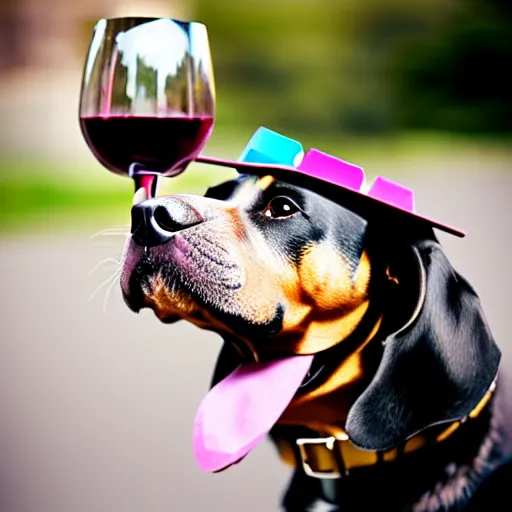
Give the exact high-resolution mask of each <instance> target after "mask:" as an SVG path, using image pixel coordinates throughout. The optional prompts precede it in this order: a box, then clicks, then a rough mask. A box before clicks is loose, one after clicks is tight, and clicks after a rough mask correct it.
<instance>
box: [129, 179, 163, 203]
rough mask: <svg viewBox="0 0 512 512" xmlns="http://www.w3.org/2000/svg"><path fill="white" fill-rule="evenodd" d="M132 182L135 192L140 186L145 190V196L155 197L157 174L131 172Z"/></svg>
mask: <svg viewBox="0 0 512 512" xmlns="http://www.w3.org/2000/svg"><path fill="white" fill-rule="evenodd" d="M132 178H133V182H134V185H135V192H137V190H139V189H140V188H143V189H144V190H145V191H146V197H147V198H148V199H153V198H154V197H156V191H157V187H158V175H157V174H138V173H136V174H133V176H132Z"/></svg>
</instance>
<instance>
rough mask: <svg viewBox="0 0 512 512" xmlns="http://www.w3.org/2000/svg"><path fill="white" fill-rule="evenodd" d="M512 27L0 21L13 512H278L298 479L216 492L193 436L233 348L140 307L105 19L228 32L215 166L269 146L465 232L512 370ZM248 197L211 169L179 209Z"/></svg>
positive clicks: (396, 15)
mask: <svg viewBox="0 0 512 512" xmlns="http://www.w3.org/2000/svg"><path fill="white" fill-rule="evenodd" d="M511 5H512V4H510V3H509V2H507V1H506V0H430V1H429V2H424V1H421V0H386V1H382V0H366V1H365V2H360V1H357V0H272V1H271V0H246V1H244V2H233V1H232V0H215V1H212V0H186V1H185V0H146V1H144V2H142V1H141V0H110V1H109V2H105V1H100V0H87V1H83V0H74V1H73V2H69V1H66V0H1V3H0V215H1V222H0V255H1V260H0V261H1V267H0V272H1V280H2V281H1V282H2V289H3V293H2V297H1V304H0V307H1V309H0V311H1V322H0V504H1V506H0V509H1V510H2V512H46V511H48V512H50V511H51V512H71V511H72V512H82V511H83V512H92V511H94V512H103V511H105V512H106V511H109V512H117V511H123V512H135V511H137V512H138V511H139V510H145V511H148V512H160V511H168V510H175V509H180V510H192V511H196V510H205V509H208V510H212V511H213V510H215V511H217V510H218V511H232V510H233V511H235V510H237V511H238V510H247V511H253V510H254V511H262V510H278V502H279V497H280V493H281V491H282V489H283V488H284V485H285V483H286V481H287V479H288V477H289V470H288V469H287V468H286V467H284V466H283V465H282V464H281V463H280V462H279V461H278V460H277V457H276V456H275V454H274V452H273V448H272V447H271V446H270V444H269V443H267V442H264V443H262V445H261V446H259V447H258V448H257V449H256V450H255V451H254V452H252V453H251V454H250V456H249V457H247V459H246V460H244V462H243V463H242V464H240V465H239V466H235V467H233V468H231V469H230V470H228V471H227V472H224V473H221V474H217V475H205V474H202V473H200V471H199V470H198V469H197V468H196V466H195V462H194V460H193V454H192V448H191V426H192V421H193V417H194V414H195V410H196V407H197V405H198V404H199V402H200V400H201V398H202V397H203V395H204V394H205V391H206V389H207V388H208V384H209V379H210V373H211V369H212V367H213V365H214V361H215V357H216V353H217V351H218V349H219V347H220V341H219V339H218V338H217V337H216V336H215V335H213V334H205V333H202V332H200V331H199V330H198V329H196V328H193V327H191V326H188V325H181V324H177V325H175V326H164V325H160V324H159V323H158V321H157V320H156V319H155V318H154V317H153V316H152V314H151V313H149V312H143V313H141V314H140V315H134V314H133V313H131V312H129V311H128V309H127V308H126V307H125V306H124V304H123V302H122V298H121V295H120V292H119V287H118V283H117V281H116V278H115V270H116V268H117V265H118V263H116V261H117V260H118V258H119V256H120V254H121V251H122V245H123V242H124V238H125V232H126V229H127V228H128V222H129V209H130V205H131V194H132V183H131V182H130V181H129V180H127V179H123V178H121V177H119V176H115V175H112V174H110V173H108V172H107V171H106V170H104V169H103V168H102V167H101V166H100V164H98V163H97V162H96V160H95V159H94V158H93V156H92V155H91V153H90V152H89V150H88V148H87V147H86V145H85V143H84V141H83V139H82V136H81V133H80V130H79V125H78V113H77V112H78V100H79V92H80V82H81V75H82V67H83V64H84V59H85V56H86V53H87V48H88V45H89V42H90V38H91V35H92V29H93V26H94V25H95V23H96V21H97V20H98V19H99V18H103V17H115V16H127V15H142V16H169V17H174V18H178V19H191V20H196V21H201V22H203V23H205V24H206V25H207V26H208V30H209V36H210V44H211V50H212V56H213V62H214V69H215V78H216V85H217V117H216V124H215V130H214V133H213V135H212V137H211V139H210V141H209V142H208V144H207V147H206V149H205V153H209V154H211V155H216V156H225V157H231V158H236V157H237V156H238V154H239V153H240V152H241V150H242V148H243V147H244V145H245V143H246V142H247V141H248V139H249V138H250V136H251V134H252V133H253V132H254V130H255V129H256V128H257V127H259V126H260V125H264V126H267V127H269V128H272V129H274V130H277V131H281V132H282V133H284V134H286V135H289V136H291V137H293V138H297V139H299V140H300V141H301V142H302V143H303V145H304V146H305V147H306V148H309V147H316V148H318V149H320V150H323V151H326V152H330V153H332V154H334V155H336V156H339V157H341V158H343V159H346V160H349V161H352V162H354V163H356V164H359V165H361V166H363V167H364V168H365V170H366V172H367V175H368V176H370V177H374V176H377V175H379V174H382V175H384V176H387V177H389V178H392V179H396V180H398V181H401V182H402V183H404V184H405V185H408V186H410V187H412V188H414V190H415V193H416V202H417V209H418V211H420V212H422V213H424V214H425V215H428V216H432V217H434V218H438V219H440V220H441V221H444V222H446V223H450V224H454V225H456V226H458V227H460V228H462V229H465V230H467V231H468V236H467V237H466V238H465V239H456V238H454V237H451V236H448V235H443V234H440V240H441V242H442V243H443V245H444V246H445V248H446V251H447V253H448V256H449V258H450V259H451V261H452V263H453V264H454V266H455V267H456V268H457V269H458V270H459V271H460V272H461V273H462V274H464V275H465V276H466V277H467V278H468V279H469V280H470V282H472V283H473V285H474V286H475V287H476V289H477V291H478V293H479V294H480V296H481V298H482V301H483V304H484V308H485V310H486V312H487V316H488V319H489V322H490V324H491V327H492V330H493V332H494V334H495V337H496V339H497V340H498V342H499V343H500V345H501V347H502V349H503V352H504V354H505V357H507V358H510V354H511V352H512V347H511V346H510V343H508V345H507V340H509V339H510V337H511V334H512V332H511V331H512V329H511V326H510V321H509V316H510V314H509V309H510V299H509V297H510V288H511V287H512V272H511V270H510V256H511V233H512V220H511V219H512V201H511V197H510V195H511V192H512V172H511V164H512V145H511V141H512V137H511V135H512V96H511V91H512V83H511V80H512V79H511V75H510V73H509V72H508V71H509V70H508V67H509V66H510V62H511V61H512V6H511ZM228 175H229V173H227V172H222V173H219V172H218V171H215V172H214V171H213V170H212V168H205V167H204V166H200V165H193V166H191V167H190V168H189V170H188V171H187V172H186V173H185V174H184V175H182V176H180V177H179V178H176V179H173V180H166V183H165V184H164V186H163V192H166V193H167V192H173V191H179V192H193V193H202V192H204V191H205V189H206V188H207V186H208V185H210V184H213V183H216V182H219V181H221V180H222V179H224V178H225V177H227V176H228ZM105 230H106V231H105ZM101 262H103V264H102V265H100V266H98V264H99V263H101ZM91 270H92V272H91ZM111 284H112V287H111V286H110V285H111ZM101 285H103V286H101ZM98 287H100V288H99V290H98ZM95 291H96V293H95ZM91 296H92V298H91V300H89V299H90V297H91Z"/></svg>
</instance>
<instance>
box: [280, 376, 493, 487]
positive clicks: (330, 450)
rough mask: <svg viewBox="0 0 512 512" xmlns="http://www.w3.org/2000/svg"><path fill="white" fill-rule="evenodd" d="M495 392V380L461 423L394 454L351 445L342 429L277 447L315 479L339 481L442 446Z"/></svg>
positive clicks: (425, 435)
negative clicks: (371, 467) (338, 479)
mask: <svg viewBox="0 0 512 512" xmlns="http://www.w3.org/2000/svg"><path fill="white" fill-rule="evenodd" d="M495 389H496V379H495V380H494V381H493V382H492V384H491V386H490V387H489V389H488V391H487V392H486V394H485V395H484V397H483V398H482V399H481V400H480V402H479V403H478V404H477V406H476V407H475V408H474V409H473V410H472V411H471V412H470V413H469V414H468V416H466V417H465V418H462V419H461V420H458V421H455V422H453V423H451V424H450V425H449V426H448V427H444V426H443V427H441V426H434V427H431V428H430V429H428V430H426V431H424V432H421V433H419V434H417V435H415V436H413V437H411V438H410V439H408V440H407V441H406V442H405V443H404V444H403V445H402V446H400V447H396V448H393V449H391V450H387V451H382V452H376V451H368V450H362V449H360V448H358V447H357V446H355V445H354V444H352V442H351V441H350V438H349V436H348V435H347V433H346V432H344V431H343V430H342V429H340V428H338V427H337V428H335V429H334V431H333V434H332V435H329V436H326V437H311V438H305V437H302V438H299V439H296V440H295V441H293V442H290V441H289V440H286V439H282V438H281V439H278V440H277V446H278V450H279V453H280V456H281V458H282V459H283V460H284V461H285V462H286V463H287V464H289V465H291V466H293V467H301V468H302V469H303V471H304V473H305V474H306V475H308V476H309V477H312V478H320V479H336V478H342V477H345V476H348V475H349V473H350V471H351V470H352V469H355V468H365V467H370V466H374V465H377V464H381V463H387V462H392V461H395V460H397V459H399V458H400V457H402V456H403V455H407V454H410V453H413V452H416V451H418V450H419V449H421V448H423V447H425V446H428V445H432V444H433V443H442V442H443V441H445V440H446V439H448V438H449V437H450V436H451V435H452V434H453V433H454V432H455V431H457V430H458V429H459V427H460V426H461V425H463V424H464V423H466V422H467V421H468V420H474V419H475V418H477V417H478V416H479V415H480V413H481V412H482V411H483V410H484V408H485V406H486V405H487V404H488V403H489V401H490V399H491V397H492V395H493V393H494V391H495Z"/></svg>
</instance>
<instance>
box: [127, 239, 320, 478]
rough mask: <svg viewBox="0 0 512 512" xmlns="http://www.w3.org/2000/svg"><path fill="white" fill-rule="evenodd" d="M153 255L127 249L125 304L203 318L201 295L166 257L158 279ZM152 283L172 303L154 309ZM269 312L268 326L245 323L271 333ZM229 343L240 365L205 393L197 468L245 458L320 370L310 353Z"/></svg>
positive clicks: (166, 317) (197, 427)
mask: <svg viewBox="0 0 512 512" xmlns="http://www.w3.org/2000/svg"><path fill="white" fill-rule="evenodd" d="M132 245H133V244H132ZM152 251H153V249H152ZM167 251H168V249H167ZM167 254H168V253H167ZM155 258H156V259H155ZM157 260H158V254H157V253H156V251H153V252H152V253H150V254H149V255H148V254H146V253H145V252H144V248H141V247H138V246H136V245H133V246H132V247H130V249H129V250H128V251H127V253H126V256H125V261H124V267H125V269H124V270H125V272H124V280H123V281H124V282H123V283H122V284H123V292H124V296H125V301H126V302H127V304H128V305H129V307H130V308H131V309H132V310H135V311H137V310H139V309H141V308H143V307H150V308H152V309H153V310H154V311H155V313H156V314H157V316H159V318H160V319H161V320H163V321H164V322H173V321H176V320H178V319H180V318H187V320H190V321H193V322H195V323H201V322H206V321H207V319H206V318H205V316H204V315H205V314H206V313H207V312H206V311H205V308H204V304H201V297H199V296H198V295H196V294H195V293H194V290H193V289H192V290H191V289H190V288H188V289H187V287H186V283H183V281H184V274H183V273H182V272H181V269H179V268H176V266H174V267H173V266H172V265H169V259H168V258H167V260H166V270H165V279H164V278H163V277H162V265H161V263H158V262H157ZM185 278H186V274H185ZM162 280H163V281H165V283H163V281H162ZM163 284H165V287H163ZM158 286H162V289H163V288H165V294H166V295H165V296H166V297H168V298H169V303H171V302H172V307H171V306H169V305H166V307H165V308H164V307H162V308H161V309H159V307H158V306H157V305H156V301H159V302H160V307H161V306H162V305H163V304H162V302H163V301H164V298H162V297H163V295H162V296H159V295H158V292H157V288H158ZM162 293H163V292H162ZM169 294H170V295H169ZM157 296H158V297H159V298H158V299H157V298H155V297H157ZM148 297H150V298H148ZM164 310H165V313H163V312H162V311H164ZM159 311H160V312H159ZM273 317H274V318H273V322H270V324H272V323H274V324H275V325H274V326H273V327H272V326H271V325H269V324H268V323H267V324H262V325H259V326H256V328H255V326H254V325H253V326H249V327H251V328H252V330H253V331H254V332H256V331H258V329H259V335H265V336H268V335H269V334H270V335H272V334H273V333H275V332H277V331H278V330H279V328H280V321H281V320H282V312H280V311H279V307H278V308H277V310H276V313H274V315H273ZM276 318H278V320H277V321H276ZM239 320H240V319H239ZM203 327H204V325H203ZM255 329H256V331H255ZM214 330H215V329H214ZM233 343H234V344H235V346H236V347H237V349H238V352H239V354H240V364H239V366H238V367H237V368H236V369H235V370H234V371H233V372H232V373H231V374H229V375H228V376H227V377H226V378H224V379H223V380H221V381H220V382H219V383H218V384H216V385H215V386H214V387H213V388H212V389H211V390H210V391H209V392H208V393H207V395H206V396H205V398H204V399H203V401H202V403H201V404H200V406H199V408H198V411H197V415H196V419H195V422H194V427H193V439H194V452H195V456H196V460H197V462H198V465H199V467H200V468H201V469H203V470H205V471H221V470H223V469H225V468H227V467H229V466H230V465H232V464H234V463H236V462H238V461H239V460H240V459H242V458H243V457H245V455H247V454H248V453H249V452H250V451H251V450H252V448H254V447H255V446H256V445H257V444H258V443H259V441H260V440H261V439H262V438H264V437H265V436H266V435H267V434H268V432H269V431H270V430H271V429H272V427H273V426H274V425H275V424H276V423H277V422H278V420H279V418H280V416H281V415H282V413H283V412H284V410H285V409H286V408H287V407H288V405H289V404H290V402H291V401H292V400H293V398H294V397H295V396H296V395H297V394H300V393H302V392H306V391H307V390H308V389H310V388H311V387H312V386H314V383H315V381H316V380H317V379H318V378H319V375H320V374H321V373H322V367H323V365H322V363H321V359H320V358H316V357H314V356H313V355H300V356H290V357H282V355H281V356H279V357H278V358H275V357H274V358H272V359H265V360H263V361H260V362H254V359H253V358H251V357H250V356H248V354H247V352H246V344H245V343H244V341H241V340H236V339H235V340H233ZM251 359H252V360H251Z"/></svg>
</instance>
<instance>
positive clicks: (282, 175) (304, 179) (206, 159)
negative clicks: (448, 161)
mask: <svg viewBox="0 0 512 512" xmlns="http://www.w3.org/2000/svg"><path fill="white" fill-rule="evenodd" d="M196 162H199V163H204V164H210V165H219V166H221V167H231V168H233V169H236V170H238V171H243V172H245V173H247V174H254V175H256V176H264V175H272V176H274V177H276V178H278V179H280V180H282V181H286V182H288V183H291V184H293V185H298V186H300V187H304V188H307V189H310V190H312V191H314V192H318V193H320V194H322V195H324V196H326V197H327V198H328V199H331V200H332V201H335V202H337V203H339V204H342V202H341V201H340V199H342V198H340V197H339V192H342V195H343V196H344V198H345V199H346V198H347V197H350V196H352V197H353V198H356V199H357V202H358V203H359V206H360V207H363V208H364V207H368V208H379V209H382V208H383V209H384V210H386V211H387V212H389V213H391V212H394V213H400V214H402V216H403V215H406V216H407V218H408V219H412V218H414V219H417V220H419V221H422V222H425V223H427V224H429V225H430V226H432V227H434V228H437V229H441V230H442V231H445V232H447V233H450V234H452V235H455V236H458V237H460V238H463V237H464V236H466V233H465V232H464V231H461V230H460V229H458V228H456V227H453V226H450V225H448V224H443V223H441V222H438V221H436V220H434V219H430V218H429V217H425V216H424V215H420V214H418V213H416V212H413V211H410V210H407V209H405V208H401V207H400V206H397V205H396V204H390V203H388V202H386V201H383V200H381V199H378V198H376V197H371V196H369V195H367V194H365V193H363V192H360V191H359V190H354V189H353V188H348V187H344V186H342V185H340V184H339V183H336V182H334V181H333V180H332V179H329V178H328V177H318V176H311V175H310V174H307V173H305V172H302V171H301V170H300V169H297V168H295V167H289V166H285V165H274V164H259V163H252V162H238V161H233V160H225V159H223V158H215V157H210V156H204V155H200V156H198V157H197V158H196ZM333 187H335V188H333ZM343 205H344V206H347V205H345V204H343Z"/></svg>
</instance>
